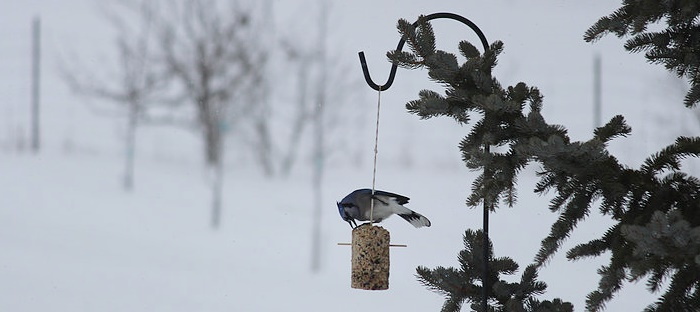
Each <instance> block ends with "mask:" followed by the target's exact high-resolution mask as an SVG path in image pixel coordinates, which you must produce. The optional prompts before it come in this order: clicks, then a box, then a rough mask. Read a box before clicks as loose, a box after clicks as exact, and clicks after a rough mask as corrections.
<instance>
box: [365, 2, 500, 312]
mask: <svg viewBox="0 0 700 312" xmlns="http://www.w3.org/2000/svg"><path fill="white" fill-rule="evenodd" d="M438 18H447V19H452V20H456V21H459V22H462V23H463V24H465V25H467V26H469V28H471V29H472V30H473V31H474V32H475V33H476V34H477V36H479V40H480V41H481V44H482V45H483V46H484V51H488V50H489V43H488V41H487V40H486V36H485V35H484V33H483V32H482V31H481V29H479V27H477V26H476V24H474V23H473V22H472V21H470V20H468V19H467V18H465V17H463V16H461V15H457V14H454V13H433V14H429V15H426V16H424V17H423V20H424V21H429V20H433V19H438ZM419 21H420V20H419ZM419 21H416V22H415V23H413V26H418V22H419ZM404 43H406V39H404V38H403V37H402V38H401V40H399V44H398V45H397V46H396V51H401V49H403V45H404ZM358 55H359V57H360V65H361V66H362V73H363V75H364V76H365V81H366V82H367V84H368V85H369V86H370V88H372V89H374V90H377V91H385V90H387V89H389V87H391V84H392V83H394V78H395V77H396V69H397V68H398V64H396V63H393V64H392V65H391V70H390V71H389V78H388V79H387V81H386V83H384V84H383V85H381V86H380V85H378V84H376V83H374V81H372V77H370V75H369V68H367V60H366V59H365V53H364V52H362V51H360V52H359V53H358ZM484 152H486V154H489V155H490V153H491V151H490V146H489V144H488V143H487V144H484ZM488 172H489V170H488V166H487V165H485V166H484V176H487V175H488ZM490 212H491V205H490V203H489V202H488V201H487V200H486V199H484V220H483V222H484V224H483V225H482V230H483V233H484V251H483V252H484V254H483V261H484V272H483V275H482V277H481V279H482V281H481V282H482V286H483V287H482V302H481V308H482V311H484V312H487V311H488V310H487V309H488V296H489V290H488V287H487V285H488V277H489V213H490Z"/></svg>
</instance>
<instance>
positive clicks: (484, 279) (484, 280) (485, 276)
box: [481, 143, 491, 312]
mask: <svg viewBox="0 0 700 312" xmlns="http://www.w3.org/2000/svg"><path fill="white" fill-rule="evenodd" d="M484 152H485V153H486V154H487V155H489V156H490V155H491V146H490V145H489V144H488V143H486V144H484ZM489 158H490V157H489ZM487 164H488V163H487ZM488 169H489V168H488V165H484V178H485V179H486V178H487V175H488V174H489V170H488ZM490 213H491V205H490V203H489V202H488V201H487V200H486V198H484V220H483V224H482V231H483V232H484V240H483V244H484V254H483V261H484V272H482V273H481V274H482V275H481V284H482V285H481V286H482V289H481V297H482V300H481V310H482V311H483V312H488V299H489V289H488V287H487V285H488V280H489V252H490V250H489V214H490Z"/></svg>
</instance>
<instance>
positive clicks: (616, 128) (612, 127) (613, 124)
mask: <svg viewBox="0 0 700 312" xmlns="http://www.w3.org/2000/svg"><path fill="white" fill-rule="evenodd" d="M631 132H632V128H630V126H628V125H627V123H626V122H625V118H624V117H623V116H622V115H617V116H615V117H613V118H612V119H610V121H608V123H607V124H606V125H605V126H602V127H599V128H596V129H595V131H593V134H594V135H595V138H596V139H598V140H600V141H601V142H608V141H610V140H611V139H612V138H615V137H617V136H627V135H628V134H630V133H631Z"/></svg>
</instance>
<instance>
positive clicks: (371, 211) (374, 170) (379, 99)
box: [369, 87, 382, 225]
mask: <svg viewBox="0 0 700 312" xmlns="http://www.w3.org/2000/svg"><path fill="white" fill-rule="evenodd" d="M381 105H382V88H381V87H379V88H378V90H377V126H376V127H375V128H374V166H373V168H372V197H371V198H370V201H369V202H370V204H369V225H372V223H374V191H375V186H376V183H377V153H378V148H377V147H378V146H379V110H380V108H381Z"/></svg>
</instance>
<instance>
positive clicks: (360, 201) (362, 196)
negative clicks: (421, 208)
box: [336, 189, 430, 229]
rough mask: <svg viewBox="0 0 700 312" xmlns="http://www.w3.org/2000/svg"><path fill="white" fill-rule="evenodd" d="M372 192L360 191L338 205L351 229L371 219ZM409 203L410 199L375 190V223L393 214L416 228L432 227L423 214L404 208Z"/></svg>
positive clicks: (373, 214) (341, 214)
mask: <svg viewBox="0 0 700 312" xmlns="http://www.w3.org/2000/svg"><path fill="white" fill-rule="evenodd" d="M372 197H373V196H372V190H370V189H359V190H356V191H354V192H352V193H350V194H348V196H345V198H343V200H341V201H340V202H339V203H336V204H337V205H338V211H339V212H340V216H341V217H342V218H343V220H345V221H346V222H347V223H348V224H350V227H351V228H353V229H354V228H356V227H357V223H355V220H359V221H369V218H370V216H369V215H370V205H371V204H370V198H372ZM406 203H408V197H406V196H401V195H398V194H394V193H389V192H384V191H379V190H375V191H374V211H373V213H372V218H373V219H374V220H373V222H375V223H378V222H381V221H382V220H384V219H386V218H388V217H389V216H391V215H392V214H397V215H399V216H400V217H401V218H404V220H406V221H408V222H409V223H411V224H412V225H413V226H415V227H417V228H418V227H423V226H430V220H428V218H426V217H424V216H422V215H421V214H419V213H417V212H415V211H413V210H411V209H408V208H406V207H404V206H403V205H404V204H406Z"/></svg>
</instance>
